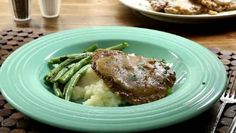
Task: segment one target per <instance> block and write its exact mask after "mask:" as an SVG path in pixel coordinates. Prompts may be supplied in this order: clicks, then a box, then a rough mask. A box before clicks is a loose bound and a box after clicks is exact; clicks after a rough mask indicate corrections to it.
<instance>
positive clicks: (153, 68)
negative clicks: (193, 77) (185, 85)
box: [92, 50, 175, 104]
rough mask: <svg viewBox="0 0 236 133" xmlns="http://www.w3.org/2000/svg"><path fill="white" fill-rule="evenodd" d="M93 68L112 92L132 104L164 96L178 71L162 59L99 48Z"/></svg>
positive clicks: (93, 60)
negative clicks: (172, 69)
mask: <svg viewBox="0 0 236 133" xmlns="http://www.w3.org/2000/svg"><path fill="white" fill-rule="evenodd" d="M92 68H93V69H94V70H95V72H96V73H97V75H98V76H99V77H100V78H102V79H103V80H104V82H105V83H106V84H107V85H108V86H109V88H110V89H111V91H112V92H114V93H116V94H118V95H119V96H121V98H122V99H124V100H125V101H127V102H128V103H130V104H142V103H148V102H151V101H155V100H158V99H161V98H163V97H165V96H167V94H168V88H171V87H172V86H173V85H174V82H175V74H174V72H173V71H171V70H170V68H169V67H168V66H167V65H166V64H165V63H163V62H158V61H157V60H156V59H153V58H145V57H143V56H136V55H129V54H125V53H124V52H122V51H116V50H97V51H96V52H95V53H94V54H93V58H92Z"/></svg>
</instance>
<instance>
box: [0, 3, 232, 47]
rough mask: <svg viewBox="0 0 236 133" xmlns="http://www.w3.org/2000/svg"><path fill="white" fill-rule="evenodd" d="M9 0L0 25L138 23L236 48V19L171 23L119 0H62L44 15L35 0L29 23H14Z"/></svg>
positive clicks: (0, 6)
mask: <svg viewBox="0 0 236 133" xmlns="http://www.w3.org/2000/svg"><path fill="white" fill-rule="evenodd" d="M8 1H9V0H1V1H0V29H4V28H8V27H11V28H15V27H31V28H33V29H40V30H43V31H46V32H56V31H61V30H66V29H74V28H81V27H94V26H111V25H112V26H114V25H115V26H117V25H118V26H135V27H145V28H150V29H156V30H162V31H167V32H171V33H175V34H177V35H181V36H184V37H187V38H189V39H191V40H194V41H196V42H198V43H200V44H201V45H204V46H206V47H218V48H221V49H226V50H235V51H236V19H234V20H228V21H225V22H224V23H221V24H217V23H216V24H203V25H202V24H200V25H186V24H170V23H165V22H160V21H156V20H152V19H149V18H147V17H144V16H142V15H140V14H139V13H138V12H135V11H133V10H131V9H129V8H127V7H125V6H123V5H122V4H121V3H120V2H119V0H62V4H61V13H60V17H59V18H57V19H45V18H42V16H41V14H40V10H39V4H38V0H32V19H31V21H30V23H28V24H19V23H15V22H14V21H13V19H12V14H11V10H10V6H9V2H8Z"/></svg>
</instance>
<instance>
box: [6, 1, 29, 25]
mask: <svg viewBox="0 0 236 133" xmlns="http://www.w3.org/2000/svg"><path fill="white" fill-rule="evenodd" d="M9 2H10V6H11V9H12V12H13V16H14V20H15V21H27V20H30V19H31V17H30V15H31V12H30V11H31V6H30V5H31V0H9Z"/></svg>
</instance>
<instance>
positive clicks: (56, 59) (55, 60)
mask: <svg viewBox="0 0 236 133" xmlns="http://www.w3.org/2000/svg"><path fill="white" fill-rule="evenodd" d="M90 55H92V53H91V52H86V53H79V54H69V55H64V56H59V57H54V58H51V59H50V60H49V61H48V63H49V64H59V63H61V62H63V61H65V60H66V59H68V58H80V59H82V58H85V57H87V56H90Z"/></svg>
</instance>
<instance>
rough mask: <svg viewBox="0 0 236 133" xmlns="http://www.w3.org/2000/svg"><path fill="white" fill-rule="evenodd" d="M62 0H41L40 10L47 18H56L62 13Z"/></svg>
mask: <svg viewBox="0 0 236 133" xmlns="http://www.w3.org/2000/svg"><path fill="white" fill-rule="evenodd" d="M60 5H61V0H39V6H40V11H41V14H42V16H43V17H45V18H55V17H58V16H59V14H60Z"/></svg>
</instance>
